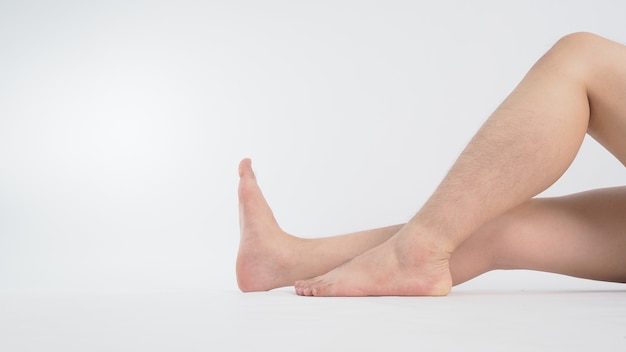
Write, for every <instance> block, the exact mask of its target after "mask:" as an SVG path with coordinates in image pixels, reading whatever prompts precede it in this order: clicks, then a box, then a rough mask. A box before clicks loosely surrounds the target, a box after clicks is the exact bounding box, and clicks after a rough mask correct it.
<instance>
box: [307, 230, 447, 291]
mask: <svg viewBox="0 0 626 352" xmlns="http://www.w3.org/2000/svg"><path fill="white" fill-rule="evenodd" d="M420 242H425V241H420V240H419V237H416V236H415V235H414V234H413V233H411V230H409V229H408V228H407V227H406V226H405V227H404V228H402V229H401V230H400V232H398V233H397V234H396V235H394V236H393V237H392V238H390V239H389V240H388V241H387V242H385V243H383V244H381V245H379V246H378V247H375V248H372V249H371V250H369V251H367V252H365V253H363V254H362V255H360V256H358V257H356V258H354V259H353V260H351V261H349V262H347V263H345V264H344V265H342V266H340V267H338V268H336V269H334V270H332V271H330V272H328V273H327V274H325V275H322V276H318V277H315V278H313V279H310V280H304V281H297V282H296V284H295V289H296V293H297V294H298V295H301V296H445V295H447V294H448V293H449V292H450V289H451V287H452V278H451V275H450V269H449V259H450V253H449V252H447V251H444V250H432V249H428V248H434V247H432V246H428V245H424V243H420Z"/></svg>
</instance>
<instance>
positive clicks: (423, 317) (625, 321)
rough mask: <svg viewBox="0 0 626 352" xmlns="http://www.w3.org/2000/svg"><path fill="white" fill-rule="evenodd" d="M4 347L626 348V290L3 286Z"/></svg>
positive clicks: (0, 346) (6, 351) (0, 327)
mask: <svg viewBox="0 0 626 352" xmlns="http://www.w3.org/2000/svg"><path fill="white" fill-rule="evenodd" d="M0 351H3V352H13V351H16V352H17V351H626V288H624V289H623V288H622V287H621V286H615V287H614V288H611V289H606V290H604V289H603V290H593V289H590V290H584V289H581V290H563V291H557V290H547V291H546V290H531V291H521V290H510V291H493V290H490V291H477V290H462V289H461V290H455V291H453V293H452V294H451V295H450V296H448V297H444V298H432V297H368V298H309V297H299V296H297V295H295V294H294V293H293V291H292V289H290V288H285V289H278V290H274V291H271V292H263V293H249V294H243V293H240V292H238V291H236V290H221V291H212V292H195V293H132V294H104V293H102V294H94V293H89V294H88V293H82V294H79V293H72V294H70V293H65V294H61V293H58V294H50V293H48V294H23V293H22V294H10V293H4V294H0Z"/></svg>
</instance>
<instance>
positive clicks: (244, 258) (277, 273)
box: [236, 159, 298, 292]
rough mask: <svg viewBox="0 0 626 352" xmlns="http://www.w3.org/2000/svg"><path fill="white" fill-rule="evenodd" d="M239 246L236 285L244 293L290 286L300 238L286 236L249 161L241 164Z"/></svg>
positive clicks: (245, 160) (246, 160) (244, 160)
mask: <svg viewBox="0 0 626 352" xmlns="http://www.w3.org/2000/svg"><path fill="white" fill-rule="evenodd" d="M238 193H239V225H240V235H241V238H240V242H239V252H238V254H237V263H236V272H237V284H238V285H239V289H240V290H241V291H243V292H252V291H267V290H271V289H274V288H278V287H284V286H291V285H293V281H294V280H295V278H293V277H291V272H290V271H291V268H292V262H293V259H292V258H293V257H294V255H295V251H294V248H297V244H296V242H297V241H298V239H297V238H295V237H293V236H291V235H289V234H287V233H286V232H284V231H283V230H282V229H281V228H280V226H279V225H278V223H277V222H276V219H275V218H274V214H273V213H272V210H271V209H270V207H269V205H268V204H267V201H266V200H265V197H264V196H263V194H262V192H261V189H260V188H259V186H258V184H257V181H256V177H255V176H254V172H253V171H252V165H251V161H250V159H243V160H242V161H241V162H240V163H239V192H238Z"/></svg>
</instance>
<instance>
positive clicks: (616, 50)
mask: <svg viewBox="0 0 626 352" xmlns="http://www.w3.org/2000/svg"><path fill="white" fill-rule="evenodd" d="M586 52H587V54H588V61H589V62H590V67H591V68H590V71H589V75H587V76H586V80H587V84H586V85H587V95H588V99H589V107H590V117H589V129H588V133H589V135H591V136H592V137H593V138H594V139H596V140H597V141H598V142H599V143H600V144H602V145H603V146H604V147H605V148H606V149H608V150H609V151H610V152H611V153H612V154H613V155H615V157H617V158H618V159H619V160H620V161H621V162H622V164H624V165H626V46H624V45H622V44H619V43H616V42H612V41H609V40H606V39H604V38H600V37H591V38H589V44H588V47H587V50H586Z"/></svg>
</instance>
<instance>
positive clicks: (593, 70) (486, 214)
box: [296, 34, 626, 296]
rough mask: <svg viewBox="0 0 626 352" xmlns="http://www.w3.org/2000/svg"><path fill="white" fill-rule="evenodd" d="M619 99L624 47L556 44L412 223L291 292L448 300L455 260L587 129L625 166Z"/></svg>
mask: <svg viewBox="0 0 626 352" xmlns="http://www.w3.org/2000/svg"><path fill="white" fill-rule="evenodd" d="M609 78H610V79H609ZM607 92H610V93H611V94H607V95H603V93H607ZM616 92H617V93H616ZM625 93H626V47H624V46H622V45H619V44H616V43H613V42H610V41H608V40H606V39H603V38H600V37H597V36H594V35H590V34H575V35H570V36H568V37H566V38H564V39H562V40H560V41H559V42H558V43H557V44H556V45H555V46H554V47H553V48H552V49H551V50H550V51H549V52H548V53H547V54H546V55H544V57H543V58H541V59H540V60H539V61H538V62H537V64H535V66H533V68H532V69H531V70H530V71H529V73H528V74H527V75H526V77H524V79H523V80H522V82H520V84H519V85H518V86H517V87H516V89H515V90H514V91H513V92H512V93H511V95H510V96H509V97H508V98H507V99H506V100H505V101H504V102H503V103H502V105H501V106H500V107H499V108H498V109H497V110H496V111H495V112H494V113H493V114H492V116H491V117H490V118H489V119H488V120H487V121H486V122H485V124H484V125H483V127H482V128H481V129H480V130H479V131H478V133H477V134H476V135H475V136H474V138H473V139H472V141H471V142H470V143H469V144H468V146H467V147H466V149H465V150H464V151H463V153H462V154H461V156H460V157H459V158H458V160H457V161H456V162H455V164H454V166H453V167H452V168H451V170H450V172H449V173H448V175H447V176H446V177H445V178H444V180H443V181H442V182H441V184H440V185H439V187H438V188H437V189H436V191H435V192H434V194H433V195H432V196H431V198H430V199H429V200H428V201H427V202H426V204H425V205H424V207H423V208H422V209H421V210H420V211H419V212H418V213H417V214H416V215H415V216H414V217H413V219H411V221H410V222H409V223H407V224H406V225H405V226H404V227H403V228H401V229H400V231H399V232H398V233H397V234H396V235H394V236H392V237H391V238H390V239H389V240H388V241H386V242H385V243H383V244H381V245H380V246H378V247H376V248H373V249H372V250H369V251H367V252H365V253H363V254H362V255H361V256H359V257H356V258H355V259H353V260H351V261H350V262H348V263H346V264H344V265H342V266H341V267H339V268H337V269H334V270H332V271H331V272H329V273H328V274H326V275H323V276H321V277H317V278H314V279H312V280H307V281H304V282H299V283H297V287H296V288H297V290H298V291H300V292H304V294H305V295H306V294H308V293H310V294H311V295H319V296H364V295H445V294H447V293H448V292H449V291H450V288H451V286H452V283H453V282H452V277H451V274H450V268H449V260H450V255H451V253H452V252H453V251H454V250H455V249H457V247H458V246H459V245H460V244H461V243H462V242H464V241H465V240H466V239H467V238H468V237H469V236H470V235H471V234H472V233H474V232H475V231H476V230H477V229H478V228H479V227H481V226H482V225H484V224H485V223H487V222H489V221H490V220H492V219H494V218H496V217H497V216H499V215H501V214H503V213H505V212H506V211H508V210H510V209H512V208H514V207H516V206H518V205H520V204H522V203H523V202H525V201H527V200H529V199H530V198H532V197H533V196H535V195H536V194H538V193H540V192H541V191H543V190H545V189H546V188H547V187H549V186H550V185H551V184H552V183H553V182H555V181H556V180H557V179H558V178H559V177H560V176H561V175H562V174H563V173H564V172H565V170H566V169H567V168H568V167H569V165H570V163H571V162H572V161H573V159H574V157H575V155H576V154H577V152H578V149H579V147H580V145H581V143H582V140H583V138H584V135H585V133H586V131H587V129H588V127H589V129H590V132H592V135H593V136H594V137H595V138H596V139H598V140H599V141H600V142H601V143H602V144H603V145H605V147H607V149H609V150H610V151H612V152H613V153H615V155H616V156H617V157H618V158H619V159H620V160H621V161H622V162H624V161H625V159H624V157H626V155H625V154H626V152H624V151H623V149H622V148H621V146H622V145H623V143H624V142H623V138H621V137H620V136H623V135H626V123H624V121H623V120H624V119H625V118H626V103H625V102H624V99H623V98H624V96H625ZM616 99H617V100H616ZM616 121H617V123H616ZM614 129H618V130H619V131H617V132H616V131H614Z"/></svg>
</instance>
